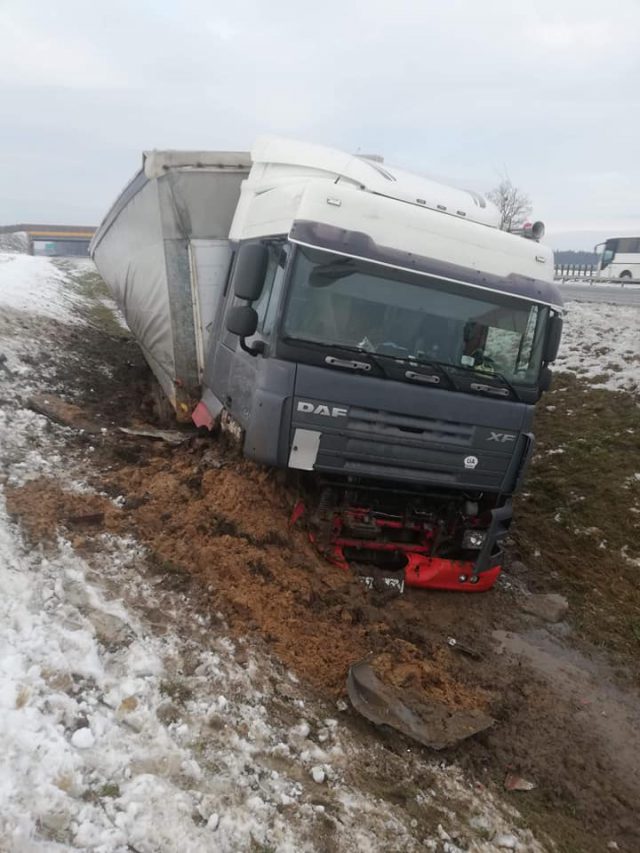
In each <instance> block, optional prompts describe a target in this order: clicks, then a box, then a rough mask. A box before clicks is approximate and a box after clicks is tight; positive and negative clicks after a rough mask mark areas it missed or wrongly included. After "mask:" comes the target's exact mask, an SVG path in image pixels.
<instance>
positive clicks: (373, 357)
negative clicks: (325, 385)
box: [283, 337, 389, 379]
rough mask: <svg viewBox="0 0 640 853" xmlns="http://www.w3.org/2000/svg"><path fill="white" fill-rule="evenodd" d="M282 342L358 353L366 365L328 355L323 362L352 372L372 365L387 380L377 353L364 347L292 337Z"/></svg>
mask: <svg viewBox="0 0 640 853" xmlns="http://www.w3.org/2000/svg"><path fill="white" fill-rule="evenodd" d="M283 341H284V342H285V343H289V342H292V343H297V344H304V345H311V346H314V347H321V348H322V349H331V350H342V351H343V352H355V353H358V355H364V356H366V357H368V359H369V361H368V362H367V363H364V362H359V361H355V360H353V361H349V360H348V359H341V358H334V357H333V356H330V355H328V356H327V357H326V358H325V362H326V363H327V364H329V365H331V366H332V367H346V368H351V369H352V370H365V369H366V368H370V367H371V365H372V364H374V365H375V366H376V367H377V368H378V370H379V371H380V373H382V375H383V376H384V378H385V379H388V378H389V374H388V373H387V371H386V370H385V367H384V365H383V364H382V363H381V362H380V358H379V356H378V353H376V352H372V351H371V350H368V349H365V347H356V346H353V345H351V344H334V343H325V342H324V341H309V340H307V339H306V338H293V337H286V338H283Z"/></svg>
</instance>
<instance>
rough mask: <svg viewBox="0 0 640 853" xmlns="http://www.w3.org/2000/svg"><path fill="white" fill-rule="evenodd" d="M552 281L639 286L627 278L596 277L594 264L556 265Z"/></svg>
mask: <svg viewBox="0 0 640 853" xmlns="http://www.w3.org/2000/svg"><path fill="white" fill-rule="evenodd" d="M554 279H555V280H556V281H558V282H561V283H563V284H566V283H569V282H578V283H580V284H619V285H620V286H621V287H624V286H625V284H636V285H637V284H640V280H639V279H634V278H629V276H625V278H607V277H606V276H602V275H598V267H597V266H596V265H595V264H556V265H555V268H554Z"/></svg>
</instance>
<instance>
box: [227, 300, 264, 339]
mask: <svg viewBox="0 0 640 853" xmlns="http://www.w3.org/2000/svg"><path fill="white" fill-rule="evenodd" d="M257 328H258V315H257V313H256V311H255V309H254V308H252V307H251V306H250V305H236V306H235V308H232V309H231V310H230V311H229V313H228V314H227V329H228V331H230V332H231V334H232V335H237V336H238V337H239V338H240V339H242V338H250V337H251V335H255V333H256V329H257Z"/></svg>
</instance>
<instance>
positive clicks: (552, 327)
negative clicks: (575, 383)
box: [543, 314, 562, 364]
mask: <svg viewBox="0 0 640 853" xmlns="http://www.w3.org/2000/svg"><path fill="white" fill-rule="evenodd" d="M561 337H562V317H561V316H560V315H559V314H554V315H553V316H552V317H551V318H550V320H549V330H548V332H547V340H546V342H545V346H544V357H543V361H545V362H547V364H548V363H549V362H551V361H555V360H556V358H557V355H558V349H559V348H560V338H561Z"/></svg>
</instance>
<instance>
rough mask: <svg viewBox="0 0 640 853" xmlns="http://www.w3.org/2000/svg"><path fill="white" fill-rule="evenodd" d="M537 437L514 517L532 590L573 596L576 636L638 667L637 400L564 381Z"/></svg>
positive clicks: (546, 407)
mask: <svg viewBox="0 0 640 853" xmlns="http://www.w3.org/2000/svg"><path fill="white" fill-rule="evenodd" d="M535 432H536V436H537V440H538V447H537V454H536V458H535V460H534V463H533V465H532V467H531V469H530V471H529V475H528V478H527V480H526V483H525V489H524V492H523V493H522V494H521V496H520V497H519V498H518V501H517V506H516V513H515V517H516V527H515V535H516V539H517V542H518V546H519V548H520V550H521V553H522V556H523V559H524V560H525V562H527V563H528V564H529V565H530V566H531V568H532V575H533V583H534V584H536V585H538V586H539V587H540V589H544V590H554V591H558V592H563V593H564V594H565V595H567V596H568V597H569V599H570V602H571V605H572V614H573V621H574V623H575V625H576V627H577V628H578V630H579V632H580V633H581V634H582V635H583V636H585V637H587V638H589V639H590V640H591V641H593V642H595V643H596V644H598V645H602V646H605V647H607V648H609V649H612V650H615V651H617V652H621V653H623V654H624V655H625V657H626V656H628V658H629V660H630V661H633V660H634V659H635V658H637V656H638V652H639V651H640V401H639V400H638V398H637V397H634V396H631V395H629V394H625V393H622V392H612V391H605V390H596V389H593V388H590V387H589V386H588V385H587V383H585V382H583V381H581V380H579V379H576V378H575V377H573V376H569V375H565V374H562V375H558V376H557V377H556V381H555V385H554V389H553V390H552V392H550V393H549V394H547V395H546V397H545V398H544V400H543V401H542V403H541V405H540V408H539V412H538V415H537V418H536V424H535ZM559 450H562V451H563V452H562V453H559V452H556V451H559ZM635 474H638V476H637V477H635V476H634V475H635Z"/></svg>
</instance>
